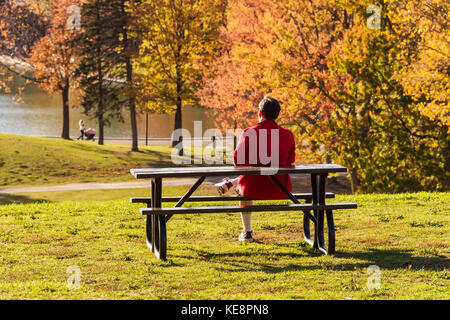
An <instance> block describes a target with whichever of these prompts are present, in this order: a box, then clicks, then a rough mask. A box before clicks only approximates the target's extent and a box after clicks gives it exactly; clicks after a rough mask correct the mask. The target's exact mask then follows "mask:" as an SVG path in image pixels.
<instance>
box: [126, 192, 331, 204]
mask: <svg viewBox="0 0 450 320" xmlns="http://www.w3.org/2000/svg"><path fill="white" fill-rule="evenodd" d="M293 195H294V197H296V198H297V199H303V200H307V199H312V194H311V193H294V194H293ZM325 197H326V198H328V199H331V198H334V197H335V195H334V193H332V192H327V193H326V194H325ZM180 200H181V197H162V202H178V201H180ZM246 200H255V201H269V200H263V199H250V198H246V197H242V196H229V197H227V196H191V197H190V198H189V199H188V200H186V202H214V201H246ZM281 200H289V199H281ZM151 201H152V198H150V197H135V198H130V202H131V203H151ZM270 201H273V200H270Z"/></svg>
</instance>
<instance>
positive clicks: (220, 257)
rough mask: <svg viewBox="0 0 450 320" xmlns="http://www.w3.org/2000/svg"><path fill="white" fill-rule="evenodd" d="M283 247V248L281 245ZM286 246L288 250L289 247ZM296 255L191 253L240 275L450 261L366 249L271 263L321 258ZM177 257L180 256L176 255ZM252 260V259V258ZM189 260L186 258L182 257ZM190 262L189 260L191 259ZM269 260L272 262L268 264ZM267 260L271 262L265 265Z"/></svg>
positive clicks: (303, 250)
mask: <svg viewBox="0 0 450 320" xmlns="http://www.w3.org/2000/svg"><path fill="white" fill-rule="evenodd" d="M280 246H284V247H285V246H286V245H280ZM289 247H291V246H290V245H289ZM296 247H297V248H298V253H286V252H280V253H276V254H271V255H269V254H267V253H265V252H261V251H259V252H255V251H252V252H250V251H249V252H242V251H241V252H227V253H217V252H208V251H206V250H201V249H194V248H191V249H190V250H192V251H194V252H195V253H196V254H197V255H198V256H199V257H200V258H201V259H204V260H217V261H220V263H221V267H219V268H217V269H218V270H221V271H227V272H242V271H262V272H265V273H281V272H286V271H301V270H336V271H337V270H340V271H344V270H355V269H356V268H359V269H363V268H367V267H368V266H369V265H377V266H378V267H380V268H381V269H382V270H398V269H411V270H422V269H423V270H431V271H442V270H443V269H446V268H449V267H450V261H449V260H448V259H446V258H445V257H437V256H436V257H425V256H416V255H413V250H403V249H386V250H378V249H369V250H368V251H364V252H337V253H336V254H335V255H334V256H332V257H335V258H336V260H337V261H334V259H332V260H331V259H330V260H325V261H324V260H321V259H318V260H317V263H316V264H314V265H311V264H295V263H289V264H286V265H284V266H282V267H279V266H275V265H274V262H276V261H280V260H286V261H289V260H290V259H301V258H311V257H315V258H320V257H323V255H322V254H321V253H319V252H318V251H316V250H315V249H313V248H310V247H309V246H307V245H297V246H296ZM264 256H267V259H265V262H260V259H259V258H261V257H264ZM178 257H180V256H178ZM252 257H254V259H252ZM183 258H189V257H183ZM190 258H191V259H192V257H190ZM269 258H270V259H271V260H272V261H270V260H269ZM342 259H355V260H357V261H355V262H348V263H345V262H344V263H342V262H341V261H342ZM266 261H270V263H266Z"/></svg>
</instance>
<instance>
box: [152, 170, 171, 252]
mask: <svg viewBox="0 0 450 320" xmlns="http://www.w3.org/2000/svg"><path fill="white" fill-rule="evenodd" d="M161 198H162V179H161V178H155V179H154V181H152V208H161ZM149 220H150V222H149ZM149 227H150V228H149ZM150 230H151V231H150ZM150 239H151V240H150ZM150 241H151V242H150ZM147 245H148V246H149V248H150V249H151V250H152V252H153V253H154V254H155V255H156V257H157V258H158V259H161V260H166V256H167V233H166V216H165V215H155V214H152V215H149V216H147Z"/></svg>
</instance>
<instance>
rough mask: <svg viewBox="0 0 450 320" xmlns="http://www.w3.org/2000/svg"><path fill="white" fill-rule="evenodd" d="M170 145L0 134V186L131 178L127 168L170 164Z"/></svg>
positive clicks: (107, 180) (128, 179)
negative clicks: (136, 147) (135, 148)
mask: <svg viewBox="0 0 450 320" xmlns="http://www.w3.org/2000/svg"><path fill="white" fill-rule="evenodd" d="M171 150H172V149H171V148H169V147H165V146H151V147H146V146H141V147H140V152H131V151H130V146H128V145H121V144H106V145H104V146H100V145H98V144H97V143H95V142H92V141H72V140H71V141H69V140H62V139H51V138H38V137H31V136H21V135H11V134H3V133H2V134H0V188H4V187H13V186H35V185H51V184H54V185H57V184H67V183H77V182H113V181H134V178H133V177H132V176H131V175H130V171H129V170H130V168H140V167H167V166H172V161H171Z"/></svg>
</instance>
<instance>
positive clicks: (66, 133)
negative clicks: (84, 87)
mask: <svg viewBox="0 0 450 320" xmlns="http://www.w3.org/2000/svg"><path fill="white" fill-rule="evenodd" d="M62 103H63V127H62V133H61V138H63V139H67V140H69V139H70V121H69V81H66V84H65V85H64V88H63V90H62Z"/></svg>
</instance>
